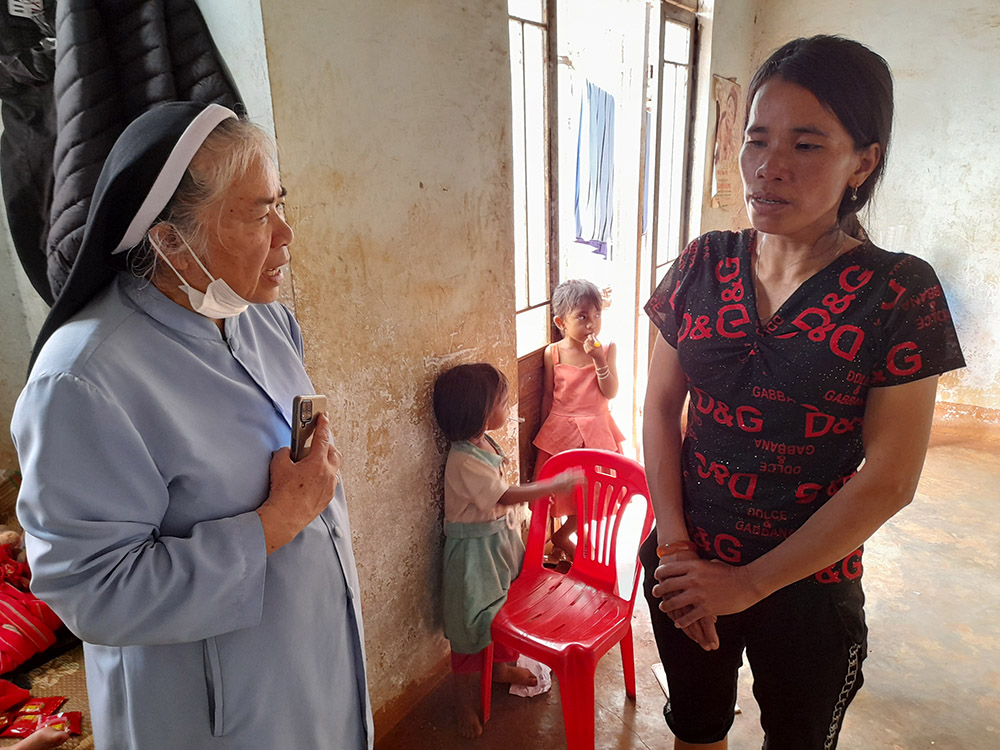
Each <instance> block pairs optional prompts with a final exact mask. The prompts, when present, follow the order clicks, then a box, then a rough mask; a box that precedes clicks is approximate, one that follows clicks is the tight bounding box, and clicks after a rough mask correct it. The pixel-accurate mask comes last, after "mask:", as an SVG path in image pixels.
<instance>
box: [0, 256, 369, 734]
mask: <svg viewBox="0 0 1000 750" xmlns="http://www.w3.org/2000/svg"><path fill="white" fill-rule="evenodd" d="M311 392H312V384H311V383H310V381H309V378H308V376H307V375H306V372H305V369H304V368H303V366H302V343H301V338H300V332H299V329H298V325H297V324H296V322H295V320H294V318H293V317H292V316H291V314H290V313H289V312H288V311H287V310H286V309H285V308H284V307H282V306H281V305H279V304H271V305H251V306H250V308H249V309H248V310H247V311H246V312H244V313H242V314H241V315H239V316H237V317H235V318H230V319H228V320H227V321H226V325H225V333H224V335H223V334H222V333H221V332H220V331H219V329H218V327H217V326H216V325H215V323H214V322H213V321H211V320H208V319H207V318H204V317H202V316H200V315H198V314H196V313H194V312H191V311H190V310H187V309H185V308H183V307H181V306H180V305H177V304H176V303H174V302H172V301H171V300H169V299H168V298H167V297H165V296H164V295H163V294H161V293H160V292H159V291H158V290H157V289H156V288H155V287H153V286H152V285H150V284H148V282H144V281H140V280H136V279H132V278H130V277H127V276H124V275H122V276H119V277H118V278H117V279H116V280H115V281H114V282H113V283H112V284H111V285H110V286H109V287H108V289H106V290H105V291H104V292H102V293H101V294H100V295H98V297H97V298H95V299H94V300H93V301H92V302H91V303H89V304H88V305H87V306H86V307H85V308H84V309H83V310H82V311H81V312H80V313H78V314H77V315H76V316H74V317H73V318H72V319H71V320H70V321H68V322H67V323H66V324H65V325H63V326H62V327H61V328H59V330H57V331H56V332H55V333H54V334H53V336H52V337H51V338H50V339H49V341H48V342H47V343H46V344H45V346H44V348H43V350H42V352H41V354H40V356H39V358H38V360H37V362H36V363H35V366H34V368H33V369H32V372H31V375H30V377H29V381H28V384H27V385H26V387H25V389H24V391H23V392H22V394H21V396H20V398H19V399H18V402H17V405H16V407H15V412H14V418H13V421H12V424H11V428H12V432H13V436H14V441H15V444H16V446H17V451H18V457H19V460H20V464H21V470H22V473H23V478H24V479H23V485H22V488H21V492H20V496H19V499H18V517H19V519H20V521H21V523H22V525H23V526H24V528H25V531H26V532H27V539H26V546H27V551H28V558H29V563H30V566H31V569H32V573H33V579H32V590H33V591H34V592H35V594H36V595H38V596H39V597H40V598H41V599H43V600H44V601H46V602H48V603H49V604H50V605H51V606H52V608H53V609H54V610H55V611H56V612H57V613H58V614H59V615H60V617H62V618H63V620H64V621H65V622H66V624H67V625H68V626H69V628H70V629H71V630H72V631H73V632H74V633H76V634H77V635H79V636H80V637H81V638H82V639H83V640H84V642H85V646H84V650H85V663H86V669H87V682H88V692H89V695H90V707H91V711H92V720H93V726H94V735H95V741H96V746H97V747H98V748H102V749H112V748H113V749H117V748H123V749H124V748H130V750H143V749H144V748H155V749H156V750H171V749H172V748H178V749H179V748H185V749H188V750H197V749H198V748H209V747H210V748H213V749H216V748H217V749H218V750H230V749H232V750H236V749H237V748H238V749H239V750H253V749H254V748H261V749H264V748H267V750H273V748H275V747H303V748H304V747H311V748H330V750H334V749H336V750H342V749H346V748H365V747H367V748H371V747H372V743H373V736H372V723H371V707H370V705H369V701H368V689H367V682H366V677H365V662H364V632H363V627H362V623H361V606H360V595H359V590H358V588H359V587H358V576H357V570H356V568H355V563H354V555H353V551H352V548H351V533H350V526H349V522H348V517H347V505H346V500H345V497H344V492H343V485H342V483H341V484H340V485H338V487H337V490H336V493H335V495H334V497H333V498H331V501H330V504H329V506H327V508H326V509H325V510H324V511H323V512H322V513H321V514H320V516H319V517H317V518H316V519H315V520H314V521H313V522H312V523H311V524H309V526H308V527H306V528H305V529H304V530H303V531H302V532H301V533H300V534H299V535H298V536H297V537H296V538H295V539H294V540H293V541H292V542H290V543H289V544H287V545H285V546H284V547H282V548H281V549H279V550H277V551H276V552H275V553H273V554H272V555H271V556H270V557H268V556H267V555H266V550H265V545H264V534H263V529H262V527H261V524H260V520H259V518H258V516H257V514H256V513H255V509H256V508H257V507H258V506H259V505H260V504H261V503H262V502H263V501H264V499H265V498H266V497H267V494H268V476H269V463H270V460H271V454H272V452H273V451H275V450H277V449H279V448H281V447H282V446H286V445H288V444H289V440H290V432H291V428H290V418H291V415H290V410H291V404H292V397H293V396H294V395H296V394H298V393H311ZM336 419H337V415H336V414H334V415H333V420H334V422H336Z"/></svg>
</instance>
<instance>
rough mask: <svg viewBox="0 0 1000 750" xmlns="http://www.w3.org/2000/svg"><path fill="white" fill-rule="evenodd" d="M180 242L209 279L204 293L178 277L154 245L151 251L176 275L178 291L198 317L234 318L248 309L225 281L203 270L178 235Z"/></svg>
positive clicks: (192, 252)
mask: <svg viewBox="0 0 1000 750" xmlns="http://www.w3.org/2000/svg"><path fill="white" fill-rule="evenodd" d="M177 236H178V237H180V240H181V242H183V243H184V247H186V248H187V249H188V252H189V253H191V257H193V258H194V259H195V262H196V263H197V264H198V265H199V266H201V270H202V271H204V272H205V275H206V276H208V278H210V279H211V282H209V284H208V286H207V287H206V288H205V291H204V292H201V291H198V290H197V289H195V288H194V287H192V286H191V285H190V284H188V283H187V281H185V280H184V277H183V276H181V275H180V273H179V272H178V271H177V269H176V268H174V264H173V263H171V262H170V261H169V260H168V259H167V256H166V255H164V254H163V252H162V251H161V250H160V248H159V247H157V246H156V243H151V244H153V249H154V250H156V253H157V255H159V256H160V257H161V258H163V260H164V261H165V262H166V264H167V265H168V266H170V270H171V271H173V272H174V274H176V276H177V278H178V279H180V281H181V283H180V289H181V290H182V291H183V292H184V293H185V294H187V298H188V302H190V303H191V309H192V310H194V311H195V312H196V313H198V314H200V315H204V316H205V317H206V318H215V319H218V318H234V317H236V316H237V315H239V314H240V313H241V312H243V311H244V310H246V309H247V308H248V307H250V303H249V302H247V301H246V300H245V299H243V298H242V297H241V296H240V295H238V294H237V293H236V292H234V291H233V288H232V287H231V286H229V284H227V283H226V280H225V279H217V278H215V277H214V276H212V274H210V273H209V272H208V269H207V268H205V264H204V263H202V262H201V259H200V258H199V257H198V256H197V255H195V252H194V250H192V249H191V246H190V245H189V244H188V243H187V240H185V239H184V238H183V237H181V235H180V234H178V235H177Z"/></svg>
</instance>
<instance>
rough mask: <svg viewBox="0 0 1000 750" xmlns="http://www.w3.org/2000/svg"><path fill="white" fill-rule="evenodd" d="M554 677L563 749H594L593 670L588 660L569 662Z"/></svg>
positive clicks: (593, 665)
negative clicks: (558, 699) (564, 740)
mask: <svg viewBox="0 0 1000 750" xmlns="http://www.w3.org/2000/svg"><path fill="white" fill-rule="evenodd" d="M569 661H570V662H571V663H569V664H567V665H566V669H565V671H562V672H559V673H558V674H556V679H558V680H559V697H560V699H561V700H562V710H563V726H564V727H565V728H566V750H594V671H595V667H596V665H595V664H590V663H589V660H588V659H570V660H569Z"/></svg>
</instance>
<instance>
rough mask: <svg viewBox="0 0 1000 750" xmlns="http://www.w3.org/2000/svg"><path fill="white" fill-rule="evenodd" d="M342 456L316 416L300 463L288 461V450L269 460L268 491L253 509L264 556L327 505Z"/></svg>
mask: <svg viewBox="0 0 1000 750" xmlns="http://www.w3.org/2000/svg"><path fill="white" fill-rule="evenodd" d="M342 461H343V456H341V455H340V451H339V450H337V448H336V447H334V445H333V442H332V440H331V438H330V420H329V418H328V417H327V416H326V414H320V415H319V416H318V417H317V424H316V432H315V434H314V435H313V440H312V450H310V452H309V455H308V456H306V457H305V458H303V459H302V460H301V461H297V462H294V461H292V457H291V452H290V450H289V449H288V448H282V449H281V450H279V451H276V452H275V454H274V457H273V458H272V459H271V491H270V493H269V494H268V496H267V500H265V501H264V503H263V504H262V505H261V506H260V507H259V508H258V509H257V515H259V516H260V522H261V525H262V526H263V527H264V540H265V542H266V543H267V554H271V553H272V552H274V551H275V550H276V549H279V548H280V547H282V546H284V545H285V544H287V543H288V542H290V541H292V539H294V538H295V537H296V535H297V534H298V533H299V532H300V531H302V529H304V528H305V527H306V526H308V525H309V524H310V523H311V522H312V520H313V519H314V518H316V516H318V515H319V514H320V513H321V512H322V510H323V509H324V508H325V507H326V506H327V505H328V504H329V503H330V498H332V497H333V492H334V490H335V489H336V488H337V482H338V481H340V477H339V472H340V465H341V463H342Z"/></svg>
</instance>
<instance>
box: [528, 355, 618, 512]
mask: <svg viewBox="0 0 1000 750" xmlns="http://www.w3.org/2000/svg"><path fill="white" fill-rule="evenodd" d="M552 366H553V367H552V370H553V383H552V408H551V409H550V410H549V415H548V417H546V419H545V422H544V424H542V428H541V429H540V430H539V431H538V435H536V436H535V439H534V441H533V443H534V445H535V447H536V448H539V449H540V450H543V451H545V452H546V453H550V454H552V455H555V454H556V453H560V452H561V451H565V450H569V449H570V448H602V449H604V450H609V451H615V452H617V453H621V443H622V441H623V440H624V439H625V435H624V434H622V431H621V430H620V429H618V425H616V424H615V420H614V419H612V418H611V411H610V410H609V408H608V399H607V398H605V397H604V394H603V393H601V388H600V386H599V385H598V384H597V372H596V371H595V369H596V368H595V366H594V364H593V363H591V364H589V365H587V366H586V367H576V366H574V365H567V364H562V363H560V362H559V347H558V346H553V347H552ZM555 510H557V509H554V511H555ZM553 515H566V513H565V512H562V513H558V514H556V513H555V512H553Z"/></svg>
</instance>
